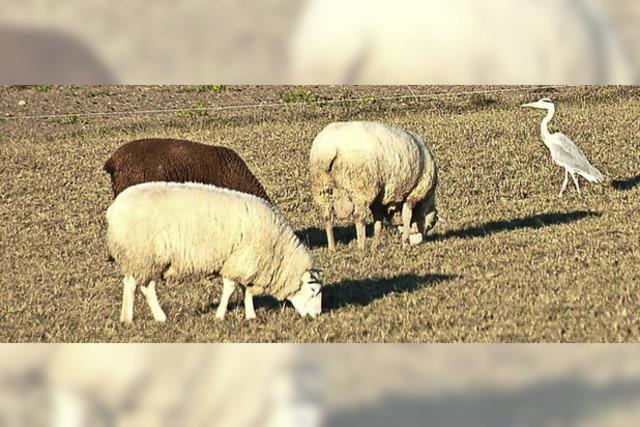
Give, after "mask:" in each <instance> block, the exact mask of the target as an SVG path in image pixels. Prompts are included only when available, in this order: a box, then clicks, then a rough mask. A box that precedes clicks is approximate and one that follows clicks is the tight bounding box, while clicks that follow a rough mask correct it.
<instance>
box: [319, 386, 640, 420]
mask: <svg viewBox="0 0 640 427" xmlns="http://www.w3.org/2000/svg"><path fill="white" fill-rule="evenodd" d="M639 397H640V382H639V381H638V380H637V379H636V380H626V379H621V380H618V381H616V382H613V383H611V384H605V385H593V384H589V383H587V382H585V381H584V380H582V379H581V378H579V377H578V376H577V375H576V376H565V377H560V378H554V379H551V380H546V381H541V382H539V383H534V384H532V385H526V386H523V387H518V388H514V389H511V388H510V389H508V390H500V389H496V388H493V387H478V386H476V387H470V388H467V389H466V390H461V391H459V392H453V393H443V394H440V395H433V394H428V395H422V396H421V395H420V393H419V392H418V393H413V394H411V393H408V392H403V393H396V394H389V395H385V396H384V397H383V398H382V399H379V400H374V401H372V402H370V403H367V404H364V405H361V406H355V407H354V406H352V407H345V408H343V409H339V410H336V411H334V412H331V411H330V412H329V414H327V415H328V416H327V418H328V419H327V421H328V422H327V425H331V426H336V427H339V426H352V427H358V426H367V427H377V426H388V425H402V426H407V427H413V426H416V427H417V426H424V425H430V426H436V427H449V426H476V427H494V426H516V425H522V426H558V425H562V426H569V425H571V426H573V425H581V424H582V423H584V422H585V421H590V420H591V419H590V418H591V417H598V416H602V415H603V414H605V415H606V413H607V411H608V410H612V409H614V410H615V409H618V412H619V410H620V409H622V408H626V412H627V413H628V412H629V410H631V411H632V413H635V411H633V404H634V402H636V401H637V399H638V398H639ZM614 414H615V412H614ZM623 424H624V423H623ZM625 425H627V424H625ZM629 425H632V424H631V423H630V424H629Z"/></svg>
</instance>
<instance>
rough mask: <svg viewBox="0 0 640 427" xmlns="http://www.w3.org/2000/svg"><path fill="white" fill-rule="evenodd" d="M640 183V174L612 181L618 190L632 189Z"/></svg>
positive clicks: (612, 184)
mask: <svg viewBox="0 0 640 427" xmlns="http://www.w3.org/2000/svg"><path fill="white" fill-rule="evenodd" d="M638 185H640V175H636V176H633V177H631V178H626V179H616V180H613V181H612V182H611V186H612V187H613V188H615V189H616V190H618V191H627V190H632V189H634V188H635V187H637V186H638Z"/></svg>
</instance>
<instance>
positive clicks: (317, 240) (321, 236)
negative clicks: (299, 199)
mask: <svg viewBox="0 0 640 427" xmlns="http://www.w3.org/2000/svg"><path fill="white" fill-rule="evenodd" d="M600 215H601V213H599V212H593V211H573V212H548V213H543V214H536V215H529V216H525V217H520V218H513V219H508V220H500V221H489V222H486V223H484V224H481V225H477V226H472V227H466V228H461V229H457V230H448V231H445V232H442V233H433V234H431V235H430V236H429V237H428V238H427V242H429V241H441V240H447V239H451V238H474V237H486V236H489V235H492V234H496V233H502V232H505V231H514V230H518V229H538V228H543V227H548V226H552V225H559V224H566V223H570V222H574V221H579V220H581V219H585V218H589V217H595V216H600ZM372 227H373V226H372V225H369V226H368V227H367V236H370V235H372V233H373V230H372ZM333 230H334V235H335V238H336V242H337V243H342V244H348V243H349V242H351V241H353V240H355V238H356V231H355V227H354V226H337V227H335V226H334V229H333ZM296 234H297V235H298V237H299V238H300V240H302V241H303V242H304V243H305V244H307V246H309V247H310V248H317V247H326V246H327V235H326V233H325V231H324V230H321V229H319V228H317V227H308V228H305V229H303V230H299V231H297V232H296Z"/></svg>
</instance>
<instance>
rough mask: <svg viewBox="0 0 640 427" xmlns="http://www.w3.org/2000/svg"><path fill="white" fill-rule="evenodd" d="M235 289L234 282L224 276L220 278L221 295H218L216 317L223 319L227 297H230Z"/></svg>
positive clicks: (227, 303)
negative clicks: (218, 302)
mask: <svg viewBox="0 0 640 427" xmlns="http://www.w3.org/2000/svg"><path fill="white" fill-rule="evenodd" d="M235 289H236V282H234V281H233V280H229V279H227V278H226V277H223V278H222V296H221V297H220V304H219V305H218V309H217V310H216V318H217V319H224V315H225V314H226V312H227V306H228V305H229V298H231V295H233V291H234V290H235Z"/></svg>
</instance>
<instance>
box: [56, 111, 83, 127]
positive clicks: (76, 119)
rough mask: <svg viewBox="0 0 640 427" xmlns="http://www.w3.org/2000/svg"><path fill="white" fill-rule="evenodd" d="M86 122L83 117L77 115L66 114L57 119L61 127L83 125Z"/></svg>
mask: <svg viewBox="0 0 640 427" xmlns="http://www.w3.org/2000/svg"><path fill="white" fill-rule="evenodd" d="M86 122H87V121H86V119H85V118H84V117H81V116H79V115H77V114H76V113H67V114H65V115H64V116H62V117H59V118H58V123H60V124H61V125H77V124H85V123H86Z"/></svg>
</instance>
